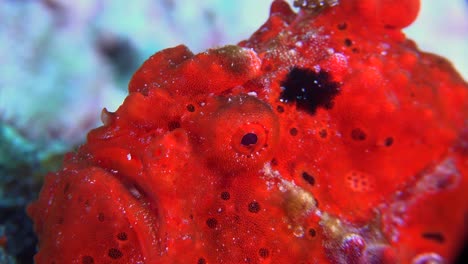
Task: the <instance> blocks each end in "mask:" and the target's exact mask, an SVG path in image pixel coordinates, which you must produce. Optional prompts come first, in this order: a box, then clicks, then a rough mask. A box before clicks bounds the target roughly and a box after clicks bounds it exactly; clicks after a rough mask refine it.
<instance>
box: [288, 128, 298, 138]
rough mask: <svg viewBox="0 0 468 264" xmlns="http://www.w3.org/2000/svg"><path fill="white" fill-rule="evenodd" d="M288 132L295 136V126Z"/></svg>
mask: <svg viewBox="0 0 468 264" xmlns="http://www.w3.org/2000/svg"><path fill="white" fill-rule="evenodd" d="M289 134H291V136H293V137H294V136H297V128H295V127H293V128H291V129H290V130H289Z"/></svg>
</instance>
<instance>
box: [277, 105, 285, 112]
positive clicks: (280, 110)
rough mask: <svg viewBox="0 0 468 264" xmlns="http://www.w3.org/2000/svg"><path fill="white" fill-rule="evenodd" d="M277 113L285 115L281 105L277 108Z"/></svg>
mask: <svg viewBox="0 0 468 264" xmlns="http://www.w3.org/2000/svg"><path fill="white" fill-rule="evenodd" d="M276 111H278V113H283V112H284V107H282V106H281V105H278V106H277V107H276Z"/></svg>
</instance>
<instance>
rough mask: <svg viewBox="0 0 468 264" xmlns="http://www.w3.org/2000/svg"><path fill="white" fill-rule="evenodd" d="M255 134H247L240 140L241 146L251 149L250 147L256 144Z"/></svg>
mask: <svg viewBox="0 0 468 264" xmlns="http://www.w3.org/2000/svg"><path fill="white" fill-rule="evenodd" d="M257 140H258V137H257V134H255V133H247V134H245V135H244V136H243V137H242V139H241V145H242V146H245V147H251V146H252V145H255V144H257Z"/></svg>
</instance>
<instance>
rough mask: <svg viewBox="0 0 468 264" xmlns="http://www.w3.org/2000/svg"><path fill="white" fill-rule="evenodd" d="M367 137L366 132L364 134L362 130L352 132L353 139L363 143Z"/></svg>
mask: <svg viewBox="0 0 468 264" xmlns="http://www.w3.org/2000/svg"><path fill="white" fill-rule="evenodd" d="M366 137H367V135H366V132H364V131H363V130H362V129H360V128H354V129H353V130H351V138H352V139H353V140H356V141H363V140H366Z"/></svg>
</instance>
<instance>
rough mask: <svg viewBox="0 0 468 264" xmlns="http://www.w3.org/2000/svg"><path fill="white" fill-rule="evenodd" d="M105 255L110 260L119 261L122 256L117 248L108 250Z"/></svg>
mask: <svg viewBox="0 0 468 264" xmlns="http://www.w3.org/2000/svg"><path fill="white" fill-rule="evenodd" d="M107 255H109V257H110V258H112V259H119V258H121V257H122V256H123V254H122V251H120V250H119V249H117V248H111V249H109V252H108V253H107Z"/></svg>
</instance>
